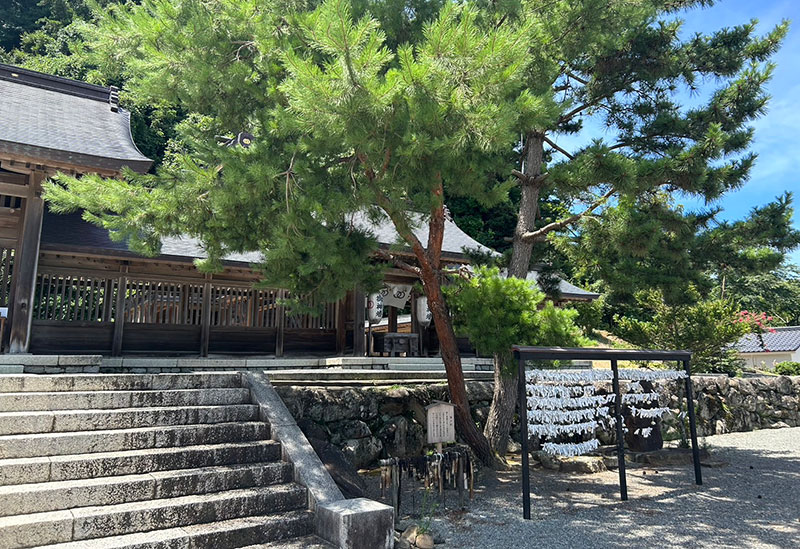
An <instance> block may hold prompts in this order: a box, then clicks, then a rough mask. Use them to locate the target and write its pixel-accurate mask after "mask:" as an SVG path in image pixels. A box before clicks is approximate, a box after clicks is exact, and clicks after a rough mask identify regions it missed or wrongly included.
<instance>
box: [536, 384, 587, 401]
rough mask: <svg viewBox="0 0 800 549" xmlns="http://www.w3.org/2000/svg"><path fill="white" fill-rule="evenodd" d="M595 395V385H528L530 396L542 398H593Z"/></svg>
mask: <svg viewBox="0 0 800 549" xmlns="http://www.w3.org/2000/svg"><path fill="white" fill-rule="evenodd" d="M593 394H594V385H571V386H570V385H535V384H529V385H528V396H533V397H540V398H564V397H570V396H591V395H593Z"/></svg>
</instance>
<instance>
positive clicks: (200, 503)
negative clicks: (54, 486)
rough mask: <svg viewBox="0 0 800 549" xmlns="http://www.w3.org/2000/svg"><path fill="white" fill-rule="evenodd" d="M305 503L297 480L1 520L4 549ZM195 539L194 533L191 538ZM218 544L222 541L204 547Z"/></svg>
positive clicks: (248, 514)
mask: <svg viewBox="0 0 800 549" xmlns="http://www.w3.org/2000/svg"><path fill="white" fill-rule="evenodd" d="M305 504H306V490H305V488H303V487H302V486H299V485H297V484H279V485H275V486H267V487H261V488H248V489H242V490H230V491H226V492H219V493H213V494H203V495H190V496H182V497H176V498H168V499H154V500H149V501H140V502H134V503H122V504H118V505H106V506H98V507H82V508H78V509H72V510H65V511H52V512H48V513H35V514H29V515H15V516H10V517H2V518H0V549H17V548H23V547H36V546H39V545H45V544H53V543H65V542H69V541H80V540H90V539H96V538H102V537H111V536H121V535H125V534H134V533H137V532H149V531H151V530H163V529H169V528H178V527H189V526H191V525H197V524H202V523H211V522H218V521H227V520H231V519H238V518H242V517H252V516H256V515H262V514H264V513H265V512H266V513H269V514H273V513H281V512H284V511H293V510H299V509H301V508H303V507H304V506H305ZM190 537H191V536H190ZM205 546H206V547H218V545H205Z"/></svg>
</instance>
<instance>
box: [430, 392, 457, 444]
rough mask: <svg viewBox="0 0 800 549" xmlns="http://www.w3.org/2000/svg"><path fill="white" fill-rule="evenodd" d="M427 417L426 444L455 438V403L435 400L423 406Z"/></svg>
mask: <svg viewBox="0 0 800 549" xmlns="http://www.w3.org/2000/svg"><path fill="white" fill-rule="evenodd" d="M425 411H426V413H427V419H428V444H441V443H443V442H445V443H446V442H454V441H455V440H456V424H455V405H454V404H451V403H449V402H442V401H439V400H437V401H435V402H434V403H433V404H431V405H430V406H426V407H425Z"/></svg>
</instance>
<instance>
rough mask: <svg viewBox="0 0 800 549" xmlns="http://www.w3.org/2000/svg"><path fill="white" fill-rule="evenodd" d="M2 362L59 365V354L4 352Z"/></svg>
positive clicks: (0, 356) (0, 361) (0, 358)
mask: <svg viewBox="0 0 800 549" xmlns="http://www.w3.org/2000/svg"><path fill="white" fill-rule="evenodd" d="M0 364H22V365H23V366H57V365H58V355H30V354H3V355H0Z"/></svg>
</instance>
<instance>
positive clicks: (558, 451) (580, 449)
mask: <svg viewBox="0 0 800 549" xmlns="http://www.w3.org/2000/svg"><path fill="white" fill-rule="evenodd" d="M599 447H600V441H598V440H597V439H596V438H593V439H591V440H587V441H585V442H563V443H555V442H546V443H544V444H543V445H542V451H544V452H545V453H547V454H550V455H553V456H555V455H559V456H566V457H574V456H579V455H582V454H585V453H587V452H591V451H592V450H597V448H599Z"/></svg>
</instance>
